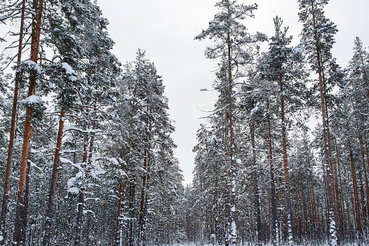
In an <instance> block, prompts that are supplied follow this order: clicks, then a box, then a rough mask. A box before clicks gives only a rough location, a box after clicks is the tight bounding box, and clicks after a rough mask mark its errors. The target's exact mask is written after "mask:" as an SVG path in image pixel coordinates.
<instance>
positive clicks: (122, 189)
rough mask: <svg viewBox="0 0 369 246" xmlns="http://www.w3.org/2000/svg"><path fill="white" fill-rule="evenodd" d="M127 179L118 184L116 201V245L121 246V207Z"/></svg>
mask: <svg viewBox="0 0 369 246" xmlns="http://www.w3.org/2000/svg"><path fill="white" fill-rule="evenodd" d="M126 186H127V181H124V182H122V183H120V185H119V202H118V217H117V246H123V228H122V223H121V222H122V218H121V216H122V209H123V202H124V199H125V194H126Z"/></svg>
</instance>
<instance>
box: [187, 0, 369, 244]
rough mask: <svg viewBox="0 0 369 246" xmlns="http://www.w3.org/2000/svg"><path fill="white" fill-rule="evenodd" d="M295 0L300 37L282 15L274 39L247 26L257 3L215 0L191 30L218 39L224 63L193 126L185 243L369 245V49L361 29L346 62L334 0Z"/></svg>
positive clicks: (213, 53) (210, 54) (212, 49)
mask: <svg viewBox="0 0 369 246" xmlns="http://www.w3.org/2000/svg"><path fill="white" fill-rule="evenodd" d="M297 2H298V5H299V12H298V16H299V20H300V22H301V23H302V25H303V28H302V30H301V35H300V42H299V44H298V45H296V46H293V45H292V44H291V42H292V36H290V35H289V34H288V27H285V26H284V25H283V21H282V19H281V18H280V17H278V16H277V17H275V18H274V26H275V33H274V35H273V36H272V37H271V38H267V37H266V36H265V35H264V34H262V33H256V34H250V33H249V32H248V30H247V27H246V26H245V25H244V24H243V23H244V20H245V19H246V18H250V17H251V18H252V17H254V15H253V14H254V12H255V11H256V10H257V5H256V4H254V5H244V4H239V3H237V1H236V0H220V1H218V2H217V3H216V5H215V6H216V7H217V9H218V12H217V14H216V15H215V17H214V19H213V20H211V21H210V22H209V27H208V28H207V29H206V30H204V31H202V33H201V34H200V35H198V36H197V37H196V39H199V40H202V39H206V38H208V39H211V40H212V41H213V42H214V45H212V46H209V47H207V49H206V50H205V55H206V57H207V58H209V59H216V60H217V62H218V69H217V72H216V80H215V81H214V84H213V87H214V89H215V90H216V91H217V92H218V94H219V96H218V99H217V101H216V103H215V106H214V110H213V112H212V113H211V114H210V115H209V116H208V117H207V123H206V124H203V125H201V127H200V129H199V130H198V133H197V140H198V144H197V145H196V146H195V148H194V152H195V153H196V159H195V164H196V167H195V171H194V181H193V185H192V186H191V187H187V188H186V191H185V195H186V200H187V203H188V205H186V208H187V213H186V221H187V224H186V232H187V236H188V239H189V240H190V241H195V242H202V243H206V244H207V243H213V244H221V245H234V244H243V243H252V244H253V245H262V244H267V243H271V244H272V245H281V244H287V245H308V244H309V245H310V244H318V245H319V244H326V243H328V244H329V245H343V244H347V243H358V244H364V245H365V244H367V243H368V235H369V234H368V233H369V231H368V228H369V224H368V223H369V186H368V175H369V152H368V151H369V149H368V123H369V118H368V115H369V114H368V113H369V112H368V109H369V107H368V106H369V83H368V82H369V77H368V76H369V54H368V52H367V49H366V48H365V47H364V45H363V43H362V41H361V40H360V38H356V39H355V40H354V54H353V57H352V59H351V61H350V64H349V66H348V67H347V68H345V69H343V68H341V67H340V66H339V65H338V64H337V62H336V59H335V58H334V57H333V56H332V53H331V49H332V46H333V44H334V43H335V39H334V36H335V34H336V33H337V31H338V29H337V27H336V25H335V24H334V23H333V22H332V21H331V20H329V19H328V18H327V17H326V16H325V12H324V8H325V6H326V5H327V4H328V0H298V1H297ZM296 14H297V13H296ZM262 42H267V44H268V49H267V50H263V49H262V48H260V47H262V45H265V43H264V44H262ZM315 118H320V120H319V121H320V122H318V123H311V122H312V120H314V119H315ZM311 127H313V129H311Z"/></svg>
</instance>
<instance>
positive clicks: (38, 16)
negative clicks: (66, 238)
mask: <svg viewBox="0 0 369 246" xmlns="http://www.w3.org/2000/svg"><path fill="white" fill-rule="evenodd" d="M43 3H44V2H43V0H39V2H38V1H36V0H34V2H33V9H34V10H35V17H34V19H33V23H32V41H31V61H33V62H34V63H35V64H37V61H38V51H39V44H40V36H41V22H42V11H43ZM36 76H37V74H36V71H31V73H30V77H29V89H28V96H32V95H35V92H36ZM31 115H32V108H31V107H27V110H26V122H25V126H24V134H23V147H22V157H21V164H20V173H19V188H18V201H17V213H16V218H15V228H14V240H13V245H14V246H24V245H25V241H24V239H25V234H26V229H27V224H26V222H27V221H26V220H27V211H25V209H26V206H25V204H26V198H25V189H26V182H27V181H26V179H27V178H26V176H27V162H28V154H29V150H30V141H31V139H32V117H31ZM22 217H23V218H22Z"/></svg>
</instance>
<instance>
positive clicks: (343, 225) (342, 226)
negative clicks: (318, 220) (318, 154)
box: [334, 138, 346, 235]
mask: <svg viewBox="0 0 369 246" xmlns="http://www.w3.org/2000/svg"><path fill="white" fill-rule="evenodd" d="M334 146H335V150H336V163H337V172H338V182H339V189H340V203H341V205H340V207H341V216H340V220H341V223H340V231H341V234H342V235H345V234H346V218H345V213H346V212H345V203H344V200H343V188H342V175H341V162H340V158H339V153H338V145H337V139H336V138H335V139H334ZM337 199H338V198H337Z"/></svg>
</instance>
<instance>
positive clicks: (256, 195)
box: [250, 121, 262, 245]
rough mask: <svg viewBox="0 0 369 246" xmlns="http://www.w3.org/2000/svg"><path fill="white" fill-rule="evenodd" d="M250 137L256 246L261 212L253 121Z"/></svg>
mask: <svg viewBox="0 0 369 246" xmlns="http://www.w3.org/2000/svg"><path fill="white" fill-rule="evenodd" d="M250 135H251V145H252V163H253V167H252V170H253V171H252V179H253V191H254V207H255V209H256V235H257V245H261V242H262V232H261V211H260V197H259V185H258V174H257V172H256V149H255V148H256V146H255V125H254V122H253V121H252V122H251V123H250Z"/></svg>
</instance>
